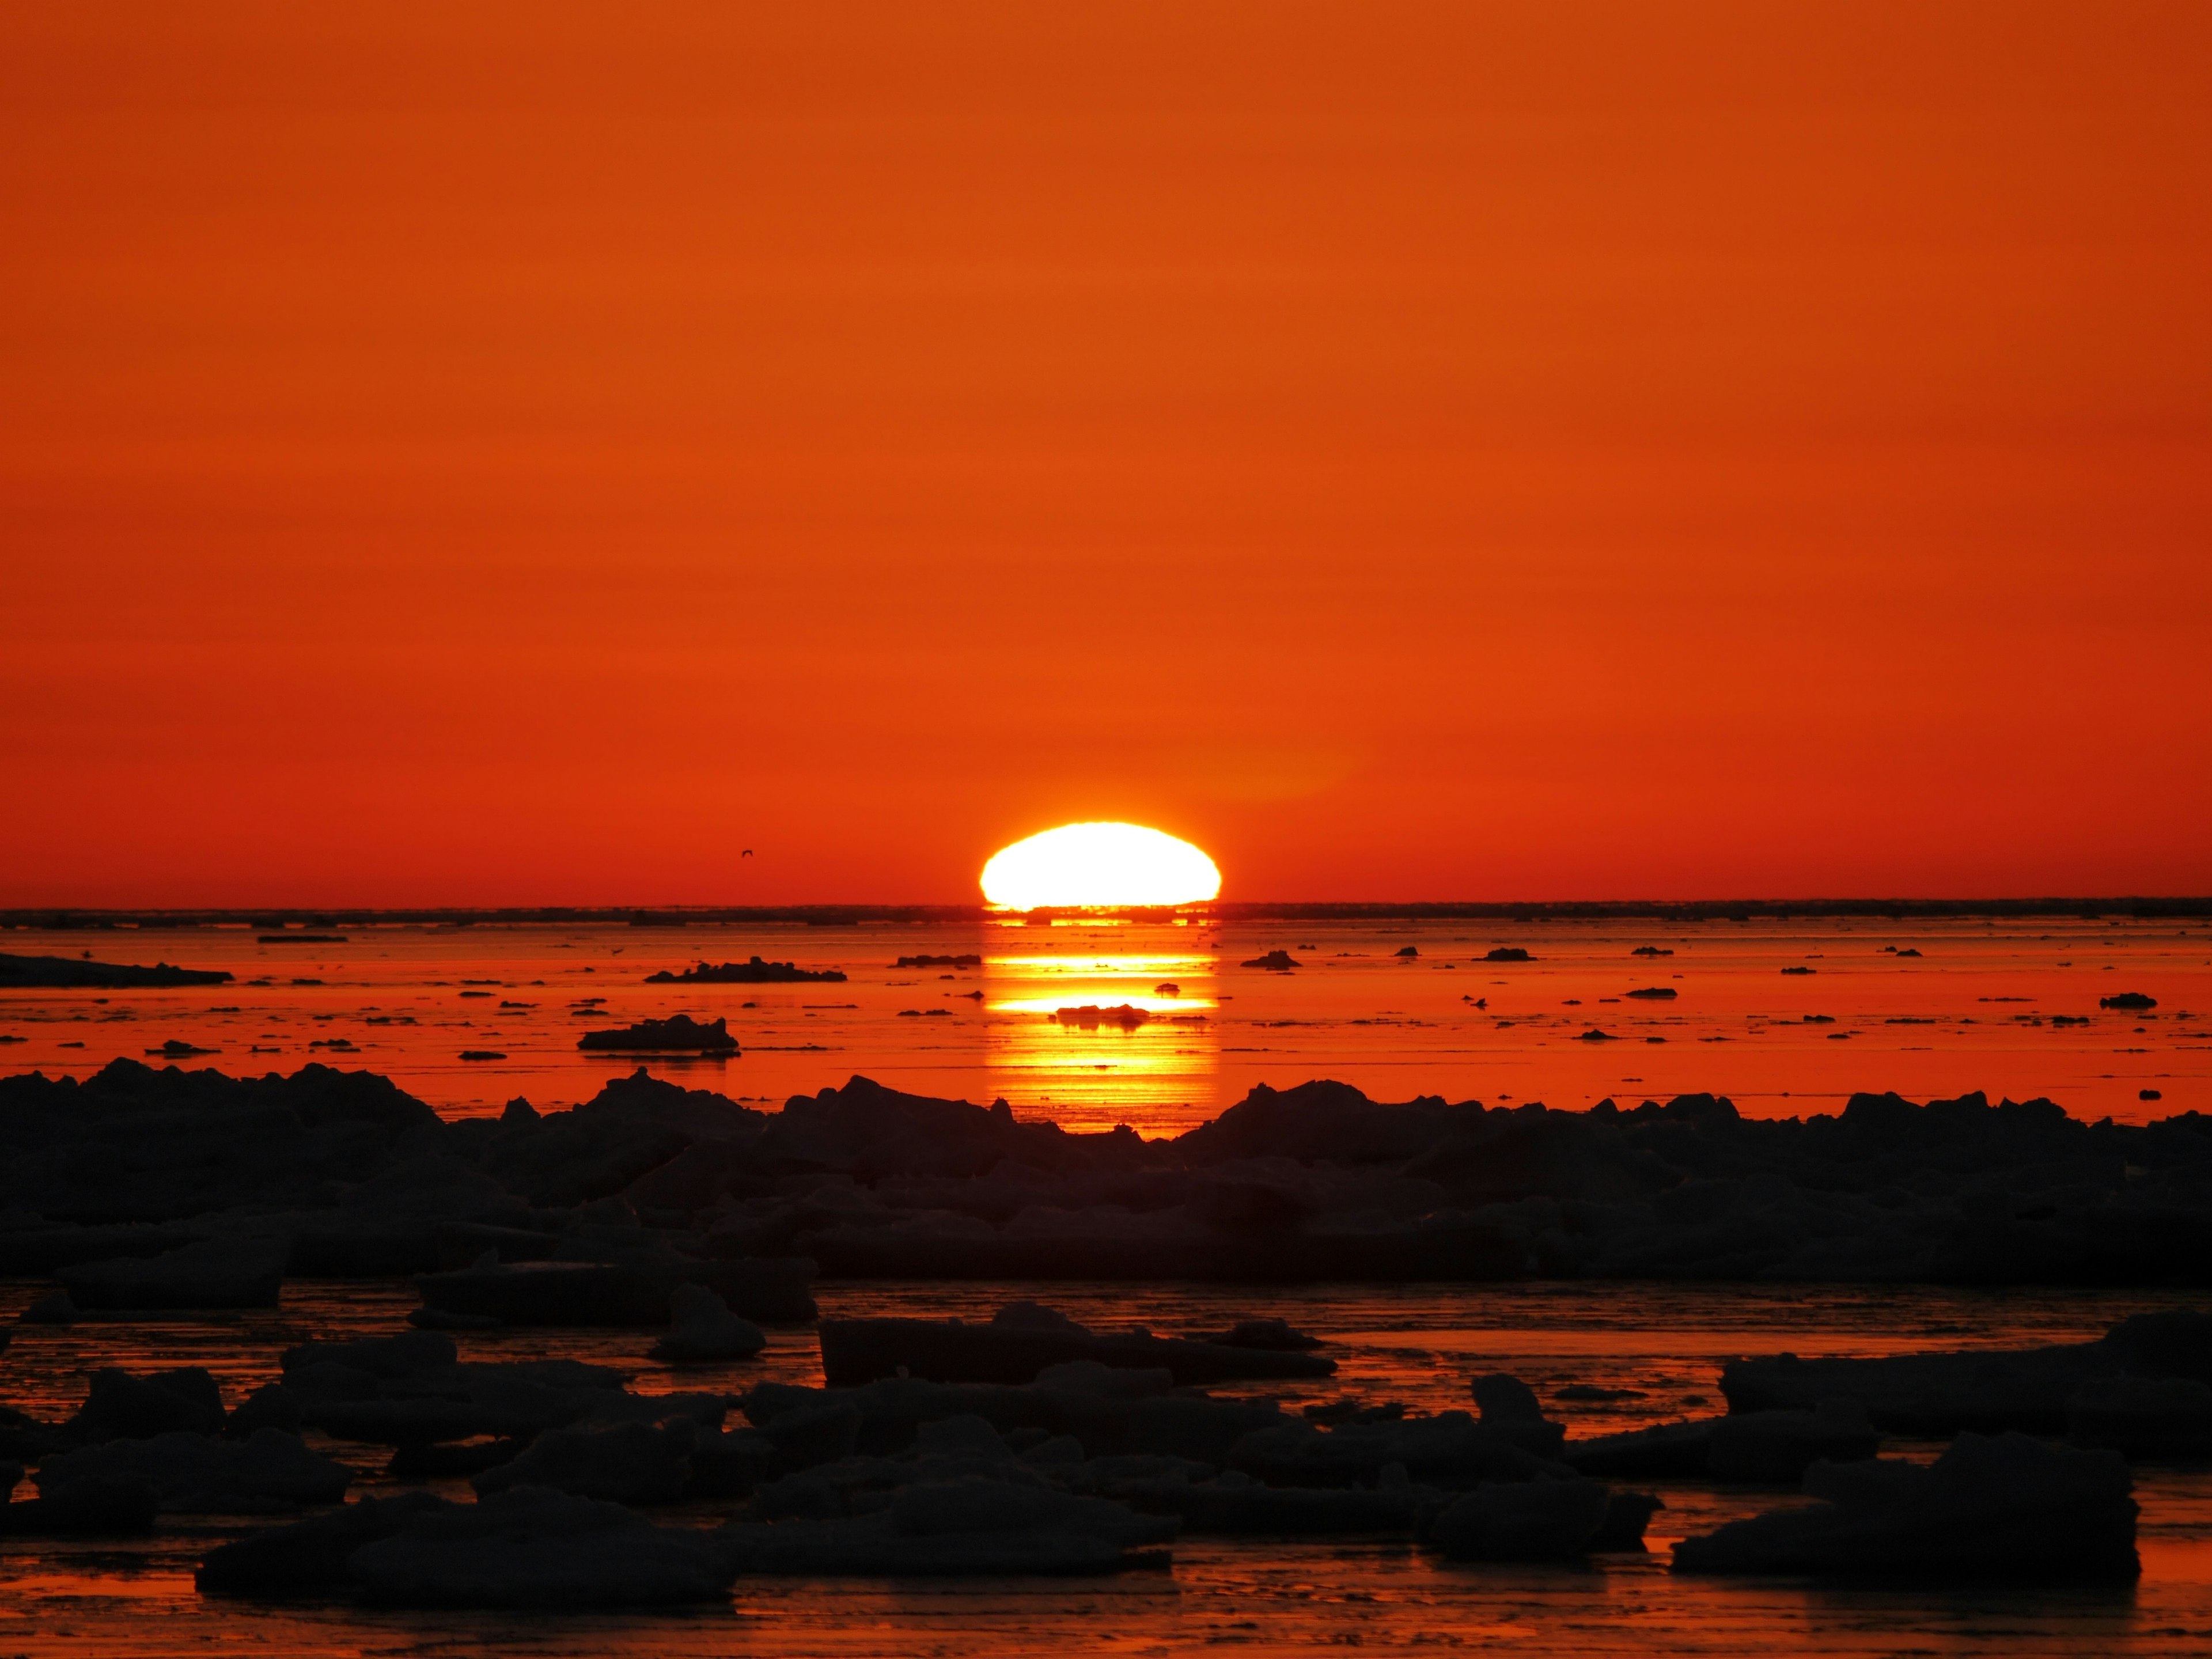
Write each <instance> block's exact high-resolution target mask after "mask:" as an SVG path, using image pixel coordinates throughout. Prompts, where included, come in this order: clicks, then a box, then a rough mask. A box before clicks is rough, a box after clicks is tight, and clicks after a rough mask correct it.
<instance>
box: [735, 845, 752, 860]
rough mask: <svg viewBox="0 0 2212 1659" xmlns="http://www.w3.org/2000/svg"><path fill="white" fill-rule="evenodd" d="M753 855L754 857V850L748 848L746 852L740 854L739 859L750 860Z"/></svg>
mask: <svg viewBox="0 0 2212 1659" xmlns="http://www.w3.org/2000/svg"><path fill="white" fill-rule="evenodd" d="M752 855H753V849H752V848H750V847H748V848H745V850H744V852H742V853H740V854H738V857H739V858H741V859H749V858H750V857H751V856H752Z"/></svg>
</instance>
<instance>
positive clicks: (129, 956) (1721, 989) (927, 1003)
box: [0, 917, 2212, 1136]
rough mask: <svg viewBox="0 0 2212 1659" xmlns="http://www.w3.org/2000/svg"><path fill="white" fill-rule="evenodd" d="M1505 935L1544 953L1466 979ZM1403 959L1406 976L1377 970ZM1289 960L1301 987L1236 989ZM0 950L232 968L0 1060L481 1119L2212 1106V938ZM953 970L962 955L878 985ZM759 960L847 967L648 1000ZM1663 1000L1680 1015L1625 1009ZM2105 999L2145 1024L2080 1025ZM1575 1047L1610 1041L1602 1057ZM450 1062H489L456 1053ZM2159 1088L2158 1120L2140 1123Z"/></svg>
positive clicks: (663, 933) (164, 940)
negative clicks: (314, 1079) (1294, 1108)
mask: <svg viewBox="0 0 2212 1659" xmlns="http://www.w3.org/2000/svg"><path fill="white" fill-rule="evenodd" d="M1407 945H1411V946H1413V948H1414V949H1415V950H1416V951H1418V952H1419V955H1418V956H1417V957H1412V958H1403V957H1399V956H1397V955H1396V954H1395V953H1396V952H1397V951H1399V950H1401V949H1402V948H1404V947H1405V946H1407ZM1493 945H1518V946H1520V947H1522V948H1525V949H1527V950H1528V951H1530V953H1531V955H1532V957H1533V958H1534V959H1533V960H1532V961H1529V962H1527V963H1486V962H1484V961H1482V960H1480V958H1481V957H1482V955H1483V954H1484V953H1485V952H1486V951H1487V950H1489V949H1490V948H1491V947H1492V946H1493ZM1639 947H1644V948H1647V949H1650V950H1655V951H1669V952H1671V953H1672V954H1670V955H1664V956H1638V955H1635V954H1634V952H1635V951H1637V950H1638V948H1639ZM1275 949H1285V950H1288V951H1291V954H1292V955H1293V957H1295V958H1296V959H1297V961H1298V962H1299V963H1302V964H1303V965H1302V966H1301V967H1299V968H1298V969H1297V970H1296V971H1294V972H1291V973H1287V974H1283V973H1270V972H1267V971H1265V970H1262V969H1248V968H1245V967H1243V965H1242V963H1244V962H1245V961H1247V960H1249V959H1252V958H1254V957H1259V956H1261V955H1262V954H1264V953H1265V952H1267V951H1271V950H1275ZM0 950H5V951H11V952H15V953H22V954H40V955H66V956H71V957H76V956H78V955H80V954H82V953H85V952H90V953H91V954H92V955H94V957H97V958H99V959H100V960H103V961H115V962H145V963H151V962H153V961H155V960H156V959H161V960H167V961H169V962H171V963H180V964H182V965H185V966H190V967H207V968H223V969H230V970H231V971H233V972H234V973H235V974H236V975H238V982H237V983H235V984H232V985H221V986H213V987H195V988H191V989H183V990H161V991H108V992H94V991H66V992H64V991H22V990H17V991H0V1036H14V1037H17V1038H20V1039H21V1041H20V1042H11V1043H6V1044H0V1068H5V1069H7V1070H10V1071H27V1070H31V1069H33V1068H36V1069H39V1070H42V1071H44V1072H45V1073H47V1074H48V1075H49V1076H53V1075H58V1074H62V1073H68V1074H72V1075H77V1076H83V1075H87V1074H88V1073H91V1072H93V1071H95V1070H97V1069H98V1068H99V1067H100V1066H102V1065H104V1064H105V1063H106V1061H107V1060H111V1059H113V1058H114V1057H115V1056H117V1055H118V1054H125V1055H129V1056H131V1057H132V1058H134V1059H136V1058H141V1057H143V1056H144V1055H145V1054H146V1051H147V1050H149V1049H158V1048H161V1045H162V1044H163V1043H164V1042H169V1041H178V1042H185V1043H189V1044H191V1045H192V1046H194V1047H197V1048H206V1049H210V1050H213V1051H215V1052H213V1053H211V1054H206V1055H204V1056H192V1057H189V1058H187V1059H185V1060H184V1061H182V1063H183V1064H185V1065H188V1066H213V1067H216V1068H217V1069H220V1070H222V1071H225V1072H228V1073H231V1074H233V1075H240V1074H246V1073H263V1072H268V1071H283V1072H286V1073H289V1072H294V1071H296V1070H297V1069H298V1068H299V1067H300V1066H301V1065H302V1064H304V1063H306V1062H307V1061H308V1060H321V1061H324V1062H325V1063H328V1064H331V1065H335V1066H348V1067H362V1068H366V1069H368V1070H372V1071H375V1072H379V1073H383V1074H385V1075H386V1076H389V1077H391V1078H392V1079H393V1080H394V1081H395V1082H396V1083H398V1085H399V1086H400V1087H402V1088H404V1089H405V1090H407V1091H409V1092H410V1093H412V1094H415V1095H416V1096H418V1097H420V1098H422V1099H423V1100H426V1101H428V1102H429V1103H431V1104H432V1105H433V1106H435V1107H436V1108H437V1109H439V1110H440V1111H441V1112H444V1113H446V1114H447V1115H474V1114H480V1113H485V1112H495V1111H497V1110H498V1109H500V1108H501V1106H502V1105H503V1104H504V1103H506V1102H507V1100H508V1099H509V1098H511V1097H513V1096H516V1095H524V1096H526V1097H529V1098H530V1099H531V1100H532V1101H533V1102H535V1103H537V1104H538V1105H539V1106H541V1107H544V1106H564V1105H568V1104H571V1103H574V1102H576V1101H580V1100H584V1099H587V1098H589V1097H591V1096H592V1095H594V1094H596V1093H597V1092H598V1091H599V1086H600V1085H601V1084H603V1083H604V1082H605V1080H606V1079H609V1078H610V1077H613V1076H616V1075H619V1074H621V1073H625V1072H628V1071H629V1070H632V1069H634V1068H635V1066H638V1065H640V1064H644V1065H647V1066H649V1067H650V1068H651V1069H652V1070H653V1072H655V1073H657V1074H659V1075H662V1076H665V1077H668V1078H670V1079H674V1080H677V1081H680V1082H683V1083H685V1084H686V1085H690V1086H694V1087H702V1088H709V1089H714V1090H717V1091H720V1092H722V1093H725V1094H727V1095H730V1096H732V1097H736V1098H740V1099H744V1100H747V1101H750V1102H753V1103H775V1104H780V1103H781V1102H782V1101H783V1100H784V1099H785V1098H787V1097H789V1096H790V1095H793V1094H795V1093H806V1094H811V1093H813V1092H814V1091H817V1090H818V1089H821V1088H823V1087H824V1086H827V1085H833V1084H838V1083H842V1082H843V1081H844V1080H845V1079H846V1078H848V1076H850V1075H852V1074H854V1073H862V1074H865V1075H867V1076H871V1077H873V1078H875V1079H877V1080H878V1081H880V1082H883V1083H886V1084H889V1085H892V1086H894V1087H897V1088H902V1089H906V1090H908V1091H913V1092H916V1093H921V1094H927V1095H934V1096H939V1097H948V1098H965V1099H969V1100H973V1101H977V1102H985V1101H989V1100H991V1099H993V1098H995V1097H1005V1098H1006V1099H1007V1100H1008V1101H1009V1102H1011V1103H1012V1105H1013V1107H1014V1109H1015V1110H1016V1112H1017V1113H1018V1115H1022V1116H1024V1117H1044V1118H1050V1119H1053V1120H1054V1121H1059V1122H1061V1123H1063V1124H1065V1125H1066V1126H1067V1127H1071V1128H1085V1129H1097V1128H1108V1127H1112V1126H1113V1125H1114V1124H1115V1123H1118V1122H1127V1123H1129V1124H1131V1125H1132V1126H1133V1127H1136V1128H1137V1129H1138V1130H1139V1132H1140V1133H1144V1134H1146V1135H1148V1136H1149V1135H1156V1134H1170V1133H1180V1132H1181V1131H1182V1130H1184V1129H1187V1128H1189V1127H1193V1126H1194V1125H1195V1124H1197V1123H1199V1122H1201V1121H1205V1120H1206V1119H1207V1118H1211V1117H1213V1116H1215V1115H1218V1113H1219V1112H1220V1111H1221V1109H1223V1108H1225V1107H1226V1106H1227V1105H1229V1104H1231V1103H1234V1102H1235V1101H1237V1100H1238V1099H1240V1098H1242V1097H1243V1095H1244V1094H1245V1092H1246V1091H1248V1090H1249V1088H1250V1087H1251V1085H1254V1084H1255V1083H1259V1082H1267V1083H1270V1084H1273V1085H1276V1086H1278V1087H1288V1086H1290V1085H1295V1084H1298V1083H1303V1082H1305V1081H1307V1080H1308V1079H1311V1078H1316V1077H1334V1078H1338V1079H1342V1080H1343V1081H1346V1082H1348V1083H1352V1084H1353V1085H1357V1086H1358V1087H1360V1088H1362V1089H1364V1091H1366V1092H1367V1093H1368V1094H1369V1095H1370V1097H1374V1098H1376V1099H1404V1098H1407V1097H1411V1096H1413V1095H1417V1094H1439V1095H1443V1096H1445V1097H1448V1098H1450V1099H1453V1100H1463V1099H1480V1100H1482V1101H1485V1102H1486V1103H1491V1104H1493V1105H1494V1104H1498V1103H1525V1102H1528V1101H1531V1100H1542V1101H1545V1102H1547V1103H1549V1104H1551V1105H1553V1106H1555V1107H1562V1108H1569V1109H1579V1108H1582V1107H1585V1106H1588V1105H1589V1104H1591V1103H1594V1102H1595V1101H1597V1100H1599V1099H1601V1098H1602V1097H1607V1096H1611V1097H1615V1098H1618V1099H1620V1101H1621V1102H1623V1103H1634V1102H1635V1101H1638V1100H1640V1099H1644V1098H1655V1099H1659V1100H1665V1099H1667V1098H1668V1097H1670V1096H1672V1095H1674V1094H1678V1093H1686V1092H1697V1091H1711V1092H1715V1093H1719V1094H1725V1095H1728V1096H1729V1097H1732V1098H1733V1099H1734V1100H1735V1103H1736V1105H1737V1107H1738V1109H1740V1110H1741V1111H1742V1112H1743V1113H1744V1114H1745V1115H1747V1116H1778V1115H1798V1114H1802V1113H1806V1112H1814V1111H1832V1110H1835V1109H1838V1107H1840V1106H1841V1104H1842V1103H1843V1102H1844V1099H1845V1098H1846V1097H1848V1096H1849V1095H1850V1093H1851V1092H1852V1091H1857V1090H1870V1091H1883V1090H1891V1089H1893V1090H1896V1091H1899V1092H1900V1093H1902V1094H1904V1095H1905V1096H1907V1097H1910V1098H1912V1099H1915V1100H1924V1099H1928V1098H1931V1097H1948V1096H1954V1095H1958V1094H1962V1093H1965V1092H1966V1091H1970V1090H1974V1089H1980V1090H1984V1091H1986V1092H1987V1093H1988V1094H1989V1096H1990V1098H1991V1099H1992V1100H1995V1099H1996V1098H1998V1097H2002V1096H2009V1097H2012V1098H2014V1099H2016V1100H2024V1099H2030V1098H2033V1097H2037V1096H2045V1097H2050V1098H2051V1099H2054V1100H2057V1102H2058V1103H2060V1104H2061V1105H2063V1106H2064V1107H2066V1108H2067V1109H2068V1110H2069V1111H2070V1112H2072V1113H2074V1114H2075V1115H2076V1116H2080V1117H2083V1118H2087V1119H2092V1120H2093V1119H2096V1118H2100V1117H2105V1116H2111V1117H2113V1118H2116V1119H2118V1120H2119V1121H2124V1122H2130V1121H2132V1122H2140V1121H2146V1120H2148V1119H2151V1118H2156V1117H2162V1116H2166V1115H2170V1114H2172V1113H2175V1112H2182V1111H2187V1110H2191V1109H2212V928H2208V927H2206V925H2205V924H2204V923H2203V922H2201V921H2197V922H2189V923H2184V922H2179V921H2127V920H2118V919H2113V920H2105V921H2084V920H2081V919H2079V918H2040V917H2039V918H2033V919H2028V920H2025V921H1979V920H1972V919H1959V920H1943V921H1925V920H1916V921H1899V922H1888V921H1881V920H1878V919H1851V920H1841V921H1838V920H1819V919H1808V920H1802V921H1771V920H1759V921H1750V922H1742V923H1736V922H1728V921H1711V922H1702V923H1697V924H1693V925H1684V924H1680V923H1670V924H1663V925H1662V924H1661V923H1657V922H1650V921H1543V922H1532V923H1528V924H1521V925H1516V924H1511V923H1499V922H1494V921H1480V922H1468V921H1431V922H1376V921H1358V922H1353V921H1325V922H1292V923H1257V922H1249V921H1237V922H1235V923H1225V924H1223V925H1220V926H1218V927H1203V926H1196V927H1174V926H1167V925H1152V924H1146V925H1128V926H1118V927H1093V926H1060V927H1048V928H1045V927H1022V926H1018V925H1003V924H984V923H963V924H959V925H928V926H924V925H919V924H880V925H869V926H862V927H805V926H801V925H795V924H787V925H757V924H747V925H744V926H734V925H732V926H724V925H720V924H717V925H714V926H695V927H683V928H673V927H605V926H593V927H558V926H548V925H532V926H524V927H468V928H452V927H443V928H440V927H421V926H407V927H399V926H383V925H379V926H374V927H349V928H348V929H347V930H346V942H345V943H343V944H342V945H305V944H301V945H263V944H260V943H259V942H258V934H257V933H254V932H253V931H252V930H250V929H245V928H192V929H183V930H144V931H138V930H131V929H116V930H102V931H98V932H86V933H56V932H49V931H46V930H37V929H12V930H9V932H7V933H4V934H0ZM1907 951H1917V952H1918V953H1919V954H1918V955H1917V956H1908V955H1905V954H1903V953H1904V952H1907ZM969 952H973V953H975V954H976V955H979V956H981V957H982V958H983V961H982V964H981V967H979V968H975V969H945V968H941V967H932V968H927V969H895V968H894V967H893V966H892V965H891V964H892V963H895V962H896V960H897V959H898V958H899V957H902V956H906V957H911V956H919V955H940V956H943V955H954V956H957V955H960V954H963V953H969ZM755 954H758V955H761V956H763V957H768V958H769V959H770V960H792V961H795V962H797V963H799V966H801V967H803V968H811V969H821V968H835V969H842V970H843V971H844V972H846V973H847V974H848V975H850V977H849V979H848V981H846V982H844V983H842V984H841V983H814V984H803V985H689V986H687V985H647V984H646V983H645V982H644V981H645V976H646V975H647V974H648V973H651V972H653V971H654V970H657V969H682V968H684V967H686V966H688V965H689V964H690V963H693V962H695V961H697V960H699V959H701V958H706V959H708V960H712V961H715V962H721V961H726V960H731V959H736V960H740V961H741V960H743V959H744V958H745V957H750V956H752V955H755ZM1784 969H1809V970H1811V971H1810V972H1807V973H1796V972H1790V973H1785V972H1784ZM296 981H311V982H307V983H299V982H296ZM1164 984H1170V985H1173V986H1175V987H1176V994H1174V995H1172V996H1170V995H1166V994H1162V993H1161V992H1160V991H1159V988H1158V987H1160V986H1162V985H1164ZM1649 989H1671V990H1673V991H1674V992H1675V993H1676V994H1675V996H1674V998H1673V999H1671V1000H1667V999H1656V1000H1655V999H1644V1000H1638V999H1634V998H1632V997H1630V996H1629V995H1628V993H1630V992H1631V991H1633V990H1649ZM2124 990H2129V991H2140V992H2143V993H2145V994H2148V995H2151V996H2153V997H2154V998H2156V999H2157V1000H2158V1005H2159V1006H2157V1008H2156V1009H2154V1010H2152V1011H2149V1012H2148V1013H2134V1012H2124V1011H2112V1010H2106V1009H2102V1008H2100V1006H2099V1003H2100V1000H2101V999H2102V998H2104V997H2106V996H2109V995H2111V994H2113V993H2115V992H2118V991H2124ZM1476 999H1480V1000H1481V1001H1482V1002H1483V1003H1485V1004H1486V1005H1487V1006H1483V1007H1478V1006H1475V1000H1476ZM1086 1004H1087V1005H1094V1006H1101V1007H1107V1008H1116V1007H1121V1006H1125V1005H1126V1006H1131V1007H1134V1008H1137V1009H1139V1010H1141V1011H1143V1012H1145V1013H1146V1014H1147V1015H1149V1016H1152V1018H1149V1019H1148V1020H1147V1021H1146V1023H1145V1024H1141V1025H1139V1026H1138V1027H1136V1028H1135V1029H1124V1028H1123V1027H1122V1026H1121V1025H1119V1024H1115V1023H1113V1022H1110V1021H1109V1022H1107V1023H1104V1024H1098V1025H1093V1026H1090V1027H1085V1026H1082V1025H1079V1024H1061V1023H1059V1022H1057V1021H1055V1020H1054V1018H1052V1015H1053V1013H1054V1011H1056V1010H1057V1009H1059V1008H1061V1007H1080V1006H1084V1005H1086ZM678 1012H682V1013H688V1014H690V1015H693V1016H694V1017H696V1018H701V1019H706V1020H712V1019H716V1018H726V1019H727V1020H728V1022H729V1029H730V1030H731V1032H732V1034H733V1035H735V1036H737V1037H738V1040H739V1042H741V1043H742V1045H743V1048H744V1052H743V1054H741V1056H740V1057H738V1058H737V1059H735V1060H685V1059H679V1058H674V1057H639V1056H635V1055H629V1054H599V1055H586V1054H582V1053H580V1052H579V1051H578V1049H577V1048H576V1040H577V1038H578V1036H580V1034H581V1033H582V1032H584V1031H585V1030H591V1029H592V1028H594V1027H599V1026H611V1025H622V1024H630V1023H632V1022H634V1021H635V1020H638V1019H641V1018H648V1017H663V1016H666V1015H670V1014H674V1013H678ZM2062 1020H2063V1021H2064V1022H2065V1023H2063V1024H2062V1023H2060V1022H2061V1021H2062ZM1591 1030H1600V1031H1602V1032H1604V1033H1605V1034H1606V1036H1605V1037H1604V1038H1602V1039H1588V1040H1586V1039H1585V1038H1584V1036H1583V1034H1584V1033H1585V1032H1588V1031H1591ZM1655 1039H1656V1041H1655ZM70 1044H81V1045H82V1047H70V1046H65V1045H70ZM464 1051H471V1052H477V1053H492V1054H501V1055H503V1056H504V1058H503V1059H500V1060H474V1061H464V1060H461V1059H460V1058H459V1056H460V1054H462V1052H464ZM155 1063H158V1062H155ZM2144 1089H2154V1090H2156V1091H2158V1093H2159V1095H2160V1098H2159V1099H2158V1100H2155V1101H2148V1102H2146V1101H2143V1100H2142V1099H2140V1098H2139V1096H2140V1094H2141V1092H2142V1091H2143V1090H2144Z"/></svg>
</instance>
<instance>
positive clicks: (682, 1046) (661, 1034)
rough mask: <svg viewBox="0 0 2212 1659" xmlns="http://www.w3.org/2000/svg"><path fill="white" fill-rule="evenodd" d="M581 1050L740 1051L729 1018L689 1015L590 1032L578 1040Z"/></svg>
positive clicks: (642, 1021) (722, 1052)
mask: <svg viewBox="0 0 2212 1659" xmlns="http://www.w3.org/2000/svg"><path fill="white" fill-rule="evenodd" d="M576 1046H577V1047H578V1048H617V1049H624V1048H626V1049H636V1050H639V1051H641V1052H653V1053H661V1054H735V1053H737V1052H738V1040H737V1038H735V1037H733V1036H731V1035H730V1022H729V1021H728V1020H726V1019H717V1020H713V1021H705V1020H696V1019H694V1018H691V1016H690V1015H689V1014H671V1015H670V1016H669V1017H668V1018H665V1019H641V1020H640V1021H638V1023H637V1024H635V1025H624V1026H621V1027H618V1028H617V1029H614V1030H605V1031H586V1032H585V1033H584V1035H583V1036H580V1037H579V1038H577V1039H576Z"/></svg>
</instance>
